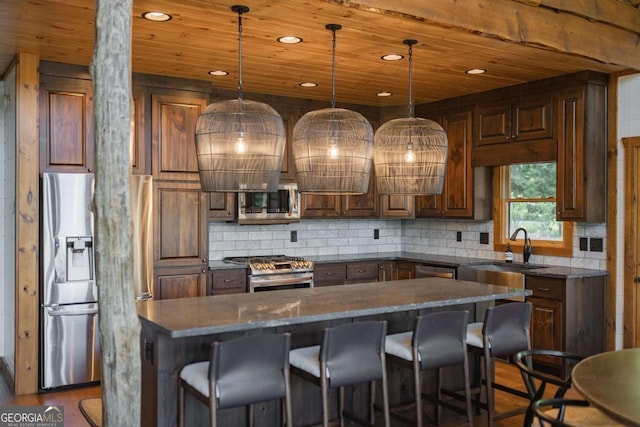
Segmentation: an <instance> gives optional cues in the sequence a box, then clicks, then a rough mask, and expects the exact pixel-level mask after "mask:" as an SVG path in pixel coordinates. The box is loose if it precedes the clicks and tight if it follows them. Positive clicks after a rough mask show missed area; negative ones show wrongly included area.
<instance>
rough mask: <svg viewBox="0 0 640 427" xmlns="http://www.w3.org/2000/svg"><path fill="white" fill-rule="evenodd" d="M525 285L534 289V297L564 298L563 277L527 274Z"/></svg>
mask: <svg viewBox="0 0 640 427" xmlns="http://www.w3.org/2000/svg"><path fill="white" fill-rule="evenodd" d="M525 287H526V288H527V289H530V290H532V291H533V295H532V296H533V297H537V298H549V299H557V300H562V299H564V280H562V279H555V278H551V277H532V276H526V279H525Z"/></svg>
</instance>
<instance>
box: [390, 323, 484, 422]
mask: <svg viewBox="0 0 640 427" xmlns="http://www.w3.org/2000/svg"><path fill="white" fill-rule="evenodd" d="M468 319H469V312H468V311H442V312H435V313H430V314H427V315H425V316H419V317H417V318H416V323H415V327H414V329H413V331H409V332H403V333H399V334H393V335H388V336H387V341H386V352H387V356H389V361H393V362H396V363H400V364H402V365H404V366H408V367H410V368H413V381H414V391H415V407H416V424H417V425H418V426H422V425H423V421H422V419H423V415H422V397H426V398H428V400H431V401H432V402H434V403H435V404H436V405H437V407H438V409H437V420H436V422H437V423H438V422H439V420H440V406H444V407H446V408H449V409H452V410H454V411H458V412H459V411H462V413H464V414H466V416H467V422H468V425H469V426H470V427H471V426H472V423H473V421H472V417H473V415H472V410H471V387H470V383H469V360H468V356H467V322H468ZM451 365H462V368H463V371H464V389H465V397H466V399H465V400H466V411H465V410H463V409H462V408H460V407H458V406H454V405H451V404H450V403H448V402H445V401H443V400H442V398H441V391H440V381H441V375H440V374H441V371H440V368H444V367H446V366H451ZM427 369H437V392H436V396H435V397H433V398H431V396H426V395H425V396H423V395H422V388H421V375H420V373H421V371H424V370H427Z"/></svg>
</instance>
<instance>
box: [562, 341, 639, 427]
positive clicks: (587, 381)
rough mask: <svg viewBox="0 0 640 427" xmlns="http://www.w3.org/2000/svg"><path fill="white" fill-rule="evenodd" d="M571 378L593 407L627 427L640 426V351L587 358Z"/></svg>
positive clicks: (603, 354) (613, 352) (637, 349)
mask: <svg viewBox="0 0 640 427" xmlns="http://www.w3.org/2000/svg"><path fill="white" fill-rule="evenodd" d="M571 378H572V383H573V386H574V387H575V388H576V389H577V390H578V391H579V392H580V393H581V394H582V395H583V396H584V397H585V398H586V399H587V401H589V403H590V404H591V405H593V406H594V407H596V408H598V409H600V410H602V411H603V412H605V413H606V414H607V415H609V416H610V417H612V418H614V419H615V420H617V421H619V422H621V423H623V424H624V425H633V426H640V348H632V349H627V350H620V351H610V352H606V353H599V354H596V355H593V356H590V357H587V358H586V359H584V360H582V361H581V362H579V363H578V364H577V365H576V366H575V367H574V368H573V372H572V374H571Z"/></svg>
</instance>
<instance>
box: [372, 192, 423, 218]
mask: <svg viewBox="0 0 640 427" xmlns="http://www.w3.org/2000/svg"><path fill="white" fill-rule="evenodd" d="M415 199H416V198H415V197H413V196H405V195H402V194H383V195H381V196H380V216H381V217H382V218H413V217H414V216H415Z"/></svg>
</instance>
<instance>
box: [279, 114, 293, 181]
mask: <svg viewBox="0 0 640 427" xmlns="http://www.w3.org/2000/svg"><path fill="white" fill-rule="evenodd" d="M282 121H283V122H284V128H285V129H286V130H287V141H286V143H285V145H284V152H283V153H282V165H281V166H280V182H295V181H296V165H295V163H294V160H293V153H292V152H291V141H293V127H294V125H295V123H296V120H295V118H294V117H292V116H288V117H282Z"/></svg>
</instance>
